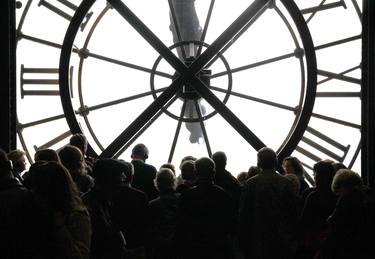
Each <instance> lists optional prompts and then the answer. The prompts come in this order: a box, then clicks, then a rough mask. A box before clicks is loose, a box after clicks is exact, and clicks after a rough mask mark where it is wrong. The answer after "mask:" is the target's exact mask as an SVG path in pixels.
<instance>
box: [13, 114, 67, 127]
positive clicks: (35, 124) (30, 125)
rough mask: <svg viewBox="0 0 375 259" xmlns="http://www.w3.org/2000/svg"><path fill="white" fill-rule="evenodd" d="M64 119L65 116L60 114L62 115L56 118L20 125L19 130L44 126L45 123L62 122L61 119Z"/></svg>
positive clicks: (18, 125)
mask: <svg viewBox="0 0 375 259" xmlns="http://www.w3.org/2000/svg"><path fill="white" fill-rule="evenodd" d="M63 118H65V115H64V114H60V115H56V116H51V117H47V118H43V119H39V120H35V121H31V122H28V123H18V124H17V128H18V129H20V130H23V129H25V128H29V127H33V126H38V125H41V124H44V123H48V122H52V121H56V120H60V119H63Z"/></svg>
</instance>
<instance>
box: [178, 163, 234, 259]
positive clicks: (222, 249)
mask: <svg viewBox="0 0 375 259" xmlns="http://www.w3.org/2000/svg"><path fill="white" fill-rule="evenodd" d="M195 167H196V173H197V177H198V181H197V186H196V187H194V188H192V189H190V190H187V191H186V192H184V193H183V194H182V195H181V199H180V208H179V212H178V222H177V232H176V239H177V242H178V249H179V250H178V251H179V252H180V253H181V258H189V259H200V258H202V259H203V258H216V259H221V258H223V259H224V258H225V259H226V258H233V251H232V239H231V237H232V234H233V232H234V226H235V222H236V220H235V213H234V210H233V204H232V199H231V196H230V195H229V194H228V193H227V192H226V191H225V190H224V189H222V188H221V187H219V186H217V185H215V184H214V183H213V178H214V176H215V163H214V162H213V161H212V160H211V159H210V158H201V159H198V160H197V161H196V162H195Z"/></svg>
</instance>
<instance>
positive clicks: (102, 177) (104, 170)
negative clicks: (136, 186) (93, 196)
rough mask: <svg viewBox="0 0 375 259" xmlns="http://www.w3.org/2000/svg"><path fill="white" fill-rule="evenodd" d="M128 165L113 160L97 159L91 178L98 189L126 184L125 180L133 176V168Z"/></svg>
mask: <svg viewBox="0 0 375 259" xmlns="http://www.w3.org/2000/svg"><path fill="white" fill-rule="evenodd" d="M129 164H130V163H127V162H124V161H119V160H117V159H113V158H103V159H99V160H97V161H96V162H95V163H94V166H93V168H92V176H93V177H94V179H95V185H96V186H97V187H98V186H100V187H115V186H119V185H122V184H123V183H125V182H126V178H127V176H129V175H132V174H133V166H132V165H131V166H130V165H129Z"/></svg>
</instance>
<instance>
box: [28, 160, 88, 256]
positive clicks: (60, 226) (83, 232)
mask: <svg viewBox="0 0 375 259" xmlns="http://www.w3.org/2000/svg"><path fill="white" fill-rule="evenodd" d="M31 174H32V185H31V186H32V191H33V192H34V193H35V195H36V197H37V201H38V202H39V204H40V207H41V208H42V210H43V211H44V213H45V215H46V219H48V220H49V221H51V223H52V237H51V240H49V243H50V244H51V246H52V248H53V249H52V251H53V254H51V255H50V258H61V259H63V258H80V259H88V258H89V255H90V237H91V224H90V217H89V214H88V211H87V209H86V207H85V206H84V205H83V203H82V201H81V199H80V198H79V192H78V190H77V187H76V185H75V184H74V182H73V180H72V178H71V176H70V174H69V172H68V170H67V169H66V168H65V167H64V166H62V165H61V164H59V163H56V162H45V163H42V164H40V165H39V166H37V167H35V168H34V169H33V171H32V172H31ZM45 245H46V246H47V244H45Z"/></svg>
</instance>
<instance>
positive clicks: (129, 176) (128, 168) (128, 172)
mask: <svg viewBox="0 0 375 259" xmlns="http://www.w3.org/2000/svg"><path fill="white" fill-rule="evenodd" d="M118 161H119V162H121V163H122V164H123V165H124V167H123V170H124V171H123V173H124V176H125V179H124V183H125V184H127V185H130V184H131V183H132V181H133V176H134V166H133V164H132V163H130V162H126V161H124V160H122V159H119V160H118Z"/></svg>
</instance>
